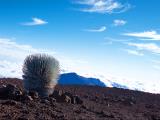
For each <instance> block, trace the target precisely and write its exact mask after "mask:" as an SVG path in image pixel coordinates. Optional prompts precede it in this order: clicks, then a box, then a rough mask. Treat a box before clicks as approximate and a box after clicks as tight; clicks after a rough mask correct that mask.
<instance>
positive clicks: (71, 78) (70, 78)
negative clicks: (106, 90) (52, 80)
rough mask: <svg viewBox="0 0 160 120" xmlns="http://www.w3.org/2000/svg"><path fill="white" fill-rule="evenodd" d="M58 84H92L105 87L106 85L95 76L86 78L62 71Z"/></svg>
mask: <svg viewBox="0 0 160 120" xmlns="http://www.w3.org/2000/svg"><path fill="white" fill-rule="evenodd" d="M58 84H62V85H92V86H101V87H106V85H105V84H104V83H103V82H102V81H100V79H97V78H86V77H83V76H79V75H77V74H76V73H64V74H61V76H60V78H59V80H58Z"/></svg>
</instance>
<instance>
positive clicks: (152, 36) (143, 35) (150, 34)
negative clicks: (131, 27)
mask: <svg viewBox="0 0 160 120" xmlns="http://www.w3.org/2000/svg"><path fill="white" fill-rule="evenodd" d="M123 35H125V36H131V37H136V38H139V39H142V40H160V34H158V33H157V31H154V30H153V31H145V32H132V33H124V34H123Z"/></svg>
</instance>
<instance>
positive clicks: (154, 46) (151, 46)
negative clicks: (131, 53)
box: [127, 43, 160, 54]
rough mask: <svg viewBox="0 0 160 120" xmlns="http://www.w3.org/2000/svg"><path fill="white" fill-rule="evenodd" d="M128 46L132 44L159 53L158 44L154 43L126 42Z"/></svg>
mask: <svg viewBox="0 0 160 120" xmlns="http://www.w3.org/2000/svg"><path fill="white" fill-rule="evenodd" d="M127 44H128V45H129V46H134V47H136V48H137V49H138V50H145V51H149V52H152V53H154V54H160V46H158V45H157V44H155V43H127Z"/></svg>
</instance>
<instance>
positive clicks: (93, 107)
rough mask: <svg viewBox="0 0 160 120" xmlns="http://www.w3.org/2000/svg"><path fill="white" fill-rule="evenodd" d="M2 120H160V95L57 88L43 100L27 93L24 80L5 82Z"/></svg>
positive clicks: (0, 84)
mask: <svg viewBox="0 0 160 120" xmlns="http://www.w3.org/2000/svg"><path fill="white" fill-rule="evenodd" d="M11 84H12V85H11ZM0 120H160V95H156V94H150V93H144V92H138V91H130V90H123V89H117V88H104V87H97V86H94V87H93V86H61V85H57V86H56V88H55V91H54V93H53V94H52V95H51V96H50V97H48V98H40V97H39V96H38V94H37V93H36V92H33V91H32V92H30V93H26V92H24V90H23V85H22V80H19V79H1V80H0Z"/></svg>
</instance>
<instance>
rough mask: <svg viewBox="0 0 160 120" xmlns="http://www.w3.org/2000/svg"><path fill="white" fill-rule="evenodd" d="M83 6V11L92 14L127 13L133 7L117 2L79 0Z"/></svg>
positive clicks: (109, 0)
mask: <svg viewBox="0 0 160 120" xmlns="http://www.w3.org/2000/svg"><path fill="white" fill-rule="evenodd" d="M77 3H78V4H81V5H83V8H82V9H81V11H83V12H90V13H94V12H95V13H109V14H111V13H121V12H125V11H127V10H128V9H129V8H130V7H131V5H130V4H127V3H124V4H122V3H120V2H118V1H117V0H78V1H77Z"/></svg>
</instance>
